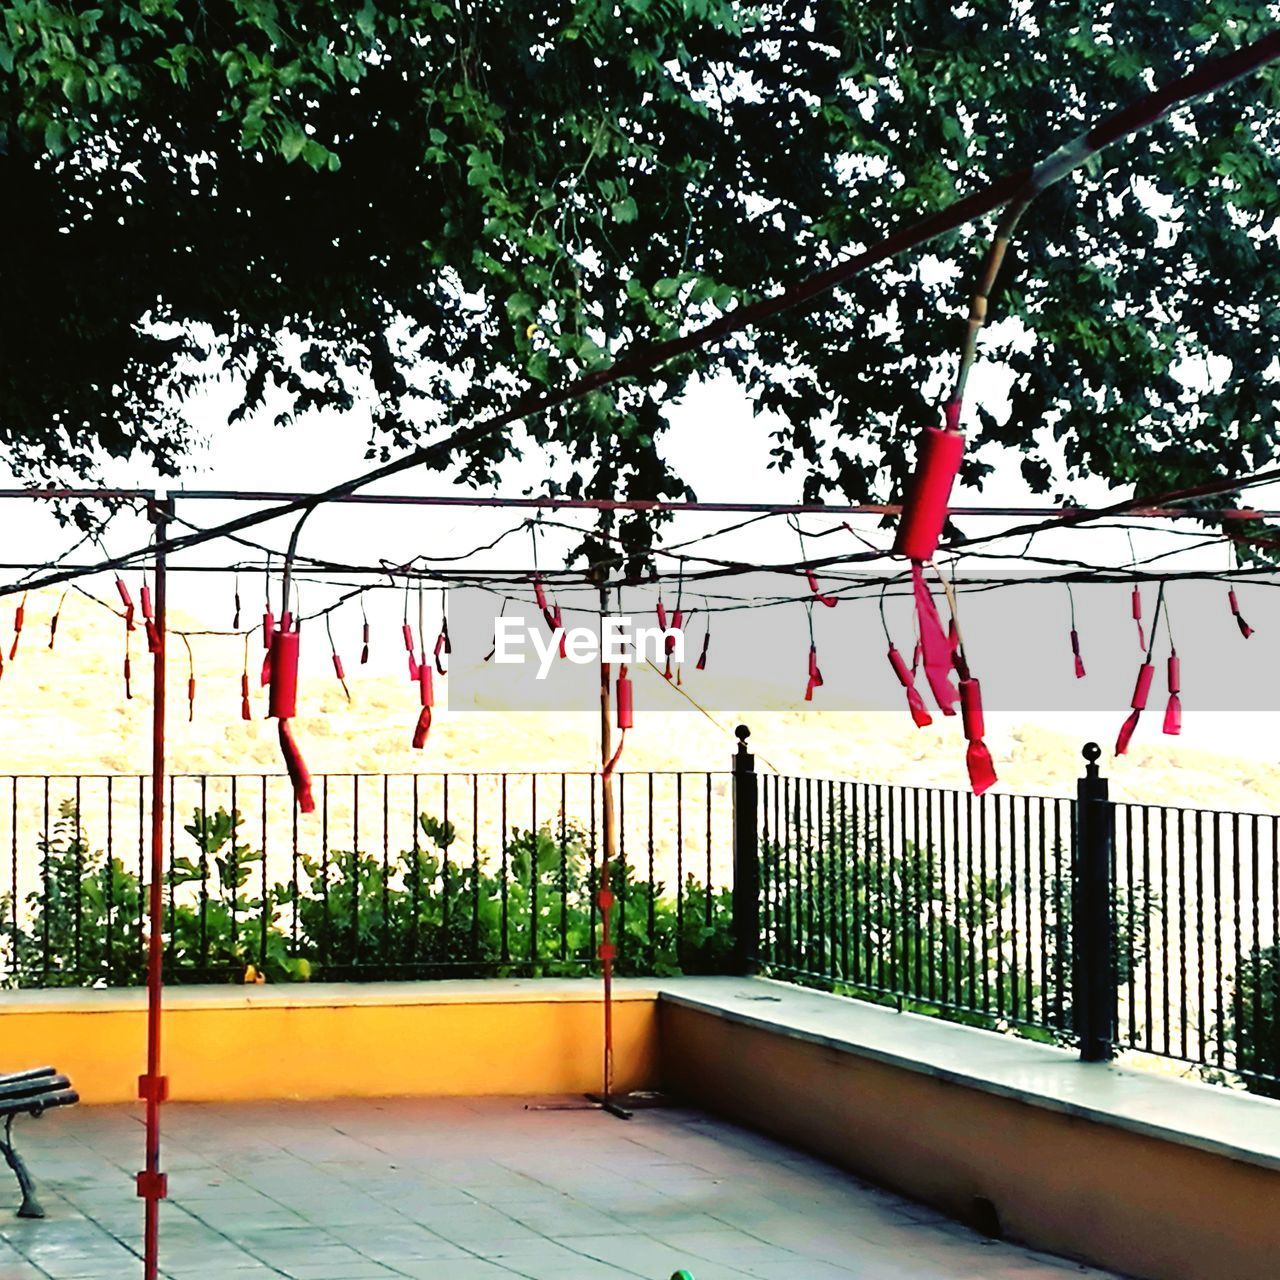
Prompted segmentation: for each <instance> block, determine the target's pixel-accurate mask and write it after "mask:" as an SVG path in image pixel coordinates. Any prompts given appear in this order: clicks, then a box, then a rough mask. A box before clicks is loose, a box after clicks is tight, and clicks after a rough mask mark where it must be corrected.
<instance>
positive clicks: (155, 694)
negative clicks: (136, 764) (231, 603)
mask: <svg viewBox="0 0 1280 1280" xmlns="http://www.w3.org/2000/svg"><path fill="white" fill-rule="evenodd" d="M172 509H173V508H172V500H171V499H167V498H166V499H162V500H160V501H157V502H155V503H153V504H152V506H151V513H152V519H153V520H154V522H155V527H156V560H155V578H156V594H155V628H156V635H157V642H156V646H155V653H154V655H153V656H152V698H153V704H152V716H151V884H150V894H149V899H148V912H147V918H148V938H147V1072H146V1075H144V1076H142V1077H140V1079H139V1080H138V1096H139V1097H140V1098H142V1100H143V1101H144V1102H145V1103H146V1122H147V1137H146V1167H145V1168H144V1169H143V1170H142V1172H141V1173H139V1174H138V1178H137V1183H138V1195H139V1196H140V1197H141V1198H142V1199H143V1200H144V1201H145V1203H146V1211H145V1218H144V1225H143V1265H142V1274H143V1277H144V1280H157V1278H158V1276H159V1266H160V1201H161V1200H163V1199H164V1198H165V1195H166V1194H167V1192H168V1179H167V1178H166V1176H165V1175H164V1174H163V1173H161V1172H160V1105H161V1103H163V1102H164V1101H165V1099H166V1098H167V1097H168V1092H169V1089H168V1080H167V1079H166V1078H165V1077H164V1076H163V1075H161V1074H160V1031H161V998H162V994H163V991H164V894H163V887H164V782H165V720H164V715H165V652H166V649H167V647H168V644H167V642H168V610H167V603H168V602H167V595H168V591H167V587H168V582H167V577H168V575H167V573H166V568H167V565H166V555H165V539H166V537H167V535H168V524H169V516H170V514H171V512H172Z"/></svg>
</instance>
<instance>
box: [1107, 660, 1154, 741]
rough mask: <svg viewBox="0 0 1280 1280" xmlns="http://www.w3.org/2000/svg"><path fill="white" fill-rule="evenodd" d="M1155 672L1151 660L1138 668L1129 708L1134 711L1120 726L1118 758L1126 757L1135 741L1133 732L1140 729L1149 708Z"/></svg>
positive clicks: (1117, 739)
mask: <svg viewBox="0 0 1280 1280" xmlns="http://www.w3.org/2000/svg"><path fill="white" fill-rule="evenodd" d="M1155 670H1156V669H1155V666H1154V665H1153V664H1152V663H1151V661H1150V660H1148V661H1146V662H1144V663H1143V664H1142V666H1140V667H1139V668H1138V679H1137V681H1136V682H1135V683H1134V686H1133V697H1132V698H1131V699H1130V700H1129V706H1130V707H1132V708H1133V710H1132V711H1130V712H1129V718H1128V719H1127V720H1126V721H1125V722H1124V724H1122V725H1121V726H1120V733H1119V736H1118V737H1117V738H1116V755H1118V756H1122V755H1124V753H1125V752H1126V751H1128V750H1129V743H1130V742H1131V741H1132V740H1133V731H1134V730H1135V729H1136V728H1137V727H1138V721H1139V720H1140V719H1141V717H1142V713H1143V711H1145V710H1146V707H1147V697H1148V695H1149V694H1150V693H1151V681H1152V678H1153V677H1154V675H1155Z"/></svg>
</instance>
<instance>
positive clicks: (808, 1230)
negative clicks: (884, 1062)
mask: <svg viewBox="0 0 1280 1280" xmlns="http://www.w3.org/2000/svg"><path fill="white" fill-rule="evenodd" d="M545 1105H547V1106H549V1107H560V1106H564V1107H568V1108H570V1109H546V1110H539V1109H528V1108H527V1107H526V1105H525V1103H524V1101H523V1100H520V1099H507V1098H486V1099H466V1100H462V1099H440V1100H435V1099H427V1100H387V1101H380V1100H378V1101H343V1102H325V1103H285V1102H269V1103H241V1104H235V1105H212V1104H208V1105H194V1104H187V1105H180V1104H172V1105H170V1106H168V1107H166V1109H165V1126H166V1128H165V1164H166V1166H167V1167H168V1169H169V1171H170V1199H169V1202H168V1203H167V1204H166V1205H165V1207H164V1213H163V1218H162V1252H161V1259H162V1270H163V1272H164V1274H165V1275H167V1276H171V1277H174V1278H175V1280H179V1278H185V1277H195V1276H201V1277H205V1276H207V1277H215V1276H216V1277H228V1280H247V1278H248V1277H251V1276H261V1277H267V1276H289V1277H294V1278H295V1280H372V1278H373V1277H394V1276H402V1277H403V1276H408V1277H430V1278H432V1280H501V1278H503V1277H511V1276H522V1277H526V1280H597V1278H599V1280H603V1278H604V1277H640V1278H642V1280H667V1278H668V1277H669V1276H670V1275H671V1273H672V1271H673V1270H675V1269H676V1268H677V1267H680V1266H684V1267H688V1268H689V1269H690V1270H691V1271H692V1272H693V1275H694V1277H695V1280H740V1278H741V1277H757V1278H758V1280H845V1278H848V1280H853V1278H854V1277H856V1278H857V1280H1067V1277H1071V1276H1103V1275H1105V1274H1106V1273H1104V1272H1101V1271H1098V1270H1095V1269H1091V1268H1087V1267H1081V1266H1078V1265H1076V1264H1074V1263H1070V1262H1066V1261H1063V1260H1061V1259H1055V1258H1050V1257H1047V1256H1044V1255H1041V1254H1034V1253H1030V1252H1028V1251H1027V1250H1026V1249H1023V1248H1019V1247H1017V1246H1015V1245H1008V1244H1003V1243H999V1242H995V1241H990V1240H986V1239H984V1238H982V1237H981V1236H978V1235H975V1234H974V1233H973V1232H971V1231H969V1230H967V1229H965V1228H963V1227H961V1226H957V1225H956V1224H954V1223H952V1222H950V1221H948V1220H947V1219H945V1218H943V1217H942V1216H940V1215H939V1214H936V1213H934V1212H932V1211H931V1210H928V1209H925V1208H922V1207H920V1206H918V1205H914V1204H912V1203H910V1202H909V1201H906V1200H903V1199H901V1198H899V1197H897V1196H894V1195H891V1194H888V1193H886V1192H884V1191H880V1190H877V1189H875V1188H873V1187H870V1186H867V1185H866V1184H865V1183H862V1182H859V1181H858V1180H856V1179H855V1178H852V1177H850V1176H849V1175H848V1174H845V1173H842V1172H841V1171H839V1170H838V1169H835V1168H833V1167H831V1166H830V1165H827V1164H824V1163H823V1162H822V1161H819V1160H816V1159H812V1158H810V1157H807V1156H804V1155H800V1154H798V1153H796V1152H795V1151H792V1150H790V1149H788V1148H787V1147H784V1146H781V1145H779V1144H778V1143H775V1142H772V1141H769V1140H768V1139H765V1138H762V1137H758V1136H756V1135H755V1134H752V1133H750V1132H748V1131H746V1130H743V1129H740V1128H737V1127H735V1126H733V1125H731V1124H728V1123H724V1122H722V1121H719V1120H714V1119H711V1118H709V1117H708V1116H706V1115H704V1114H702V1113H701V1112H698V1111H693V1110H688V1109H683V1108H672V1109H666V1108H662V1109H654V1110H645V1111H640V1112H638V1113H637V1115H636V1117H635V1119H634V1120H632V1121H631V1122H629V1123H628V1122H623V1121H620V1120H615V1119H613V1118H612V1117H609V1116H606V1115H603V1114H602V1113H600V1112H595V1111H584V1110H581V1109H578V1103H577V1101H576V1100H575V1099H562V1100H547V1102H546V1104H545ZM20 1128H21V1134H20V1139H21V1144H22V1149H23V1150H24V1151H25V1152H26V1153H27V1154H28V1155H29V1157H30V1163H31V1165H32V1169H33V1171H34V1173H35V1174H36V1177H37V1179H38V1181H39V1182H40V1186H41V1192H42V1195H43V1199H44V1204H45V1208H46V1210H47V1211H48V1213H49V1217H48V1218H47V1219H45V1220H44V1221H43V1222H23V1221H19V1220H18V1219H16V1218H14V1217H13V1216H12V1209H11V1207H10V1206H16V1195H15V1194H14V1193H12V1192H10V1191H9V1188H8V1187H7V1186H6V1187H4V1189H3V1191H0V1205H3V1206H4V1207H3V1209H0V1280H38V1278H40V1277H49V1278H51V1280H73V1278H75V1280H91V1278H92V1280H122V1278H126V1277H130V1276H135V1275H140V1274H141V1262H140V1261H139V1259H138V1257H137V1254H136V1252H135V1250H136V1249H137V1247H138V1242H139V1232H140V1227H141V1219H142V1206H141V1202H140V1201H138V1200H137V1199H136V1198H135V1197H134V1195H133V1188H132V1181H131V1172H132V1170H133V1169H134V1168H135V1167H136V1166H137V1163H138V1159H139V1153H140V1152H141V1149H142V1130H141V1125H140V1120H139V1115H138V1112H137V1111H136V1109H134V1108H131V1107H94V1108H84V1107H82V1108H78V1109H77V1110H75V1111H71V1112H66V1113H62V1114H57V1113H55V1114H51V1115H49V1116H48V1117H46V1118H45V1119H43V1120H41V1121H39V1122H34V1123H32V1122H27V1123H20Z"/></svg>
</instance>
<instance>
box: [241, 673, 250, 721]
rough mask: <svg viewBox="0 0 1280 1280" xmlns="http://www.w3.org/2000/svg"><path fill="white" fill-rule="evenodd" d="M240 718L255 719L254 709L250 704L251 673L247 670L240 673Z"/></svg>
mask: <svg viewBox="0 0 1280 1280" xmlns="http://www.w3.org/2000/svg"><path fill="white" fill-rule="evenodd" d="M240 719H241V720H252V719H253V711H252V709H251V708H250V706H249V673H248V672H247V671H244V672H241V675H240Z"/></svg>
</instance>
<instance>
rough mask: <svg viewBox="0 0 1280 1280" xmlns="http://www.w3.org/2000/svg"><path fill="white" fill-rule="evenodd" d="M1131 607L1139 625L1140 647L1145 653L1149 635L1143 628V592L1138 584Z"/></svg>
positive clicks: (1134, 590) (1135, 620)
mask: <svg viewBox="0 0 1280 1280" xmlns="http://www.w3.org/2000/svg"><path fill="white" fill-rule="evenodd" d="M1130 609H1131V611H1132V613H1133V620H1134V622H1135V623H1136V624H1137V627H1138V648H1139V649H1141V650H1142V651H1143V653H1145V652H1146V651H1147V636H1146V632H1145V631H1143V629H1142V593H1141V592H1140V591H1139V590H1138V588H1137V587H1136V586H1135V587H1134V588H1133V596H1132V598H1131V601H1130Z"/></svg>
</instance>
